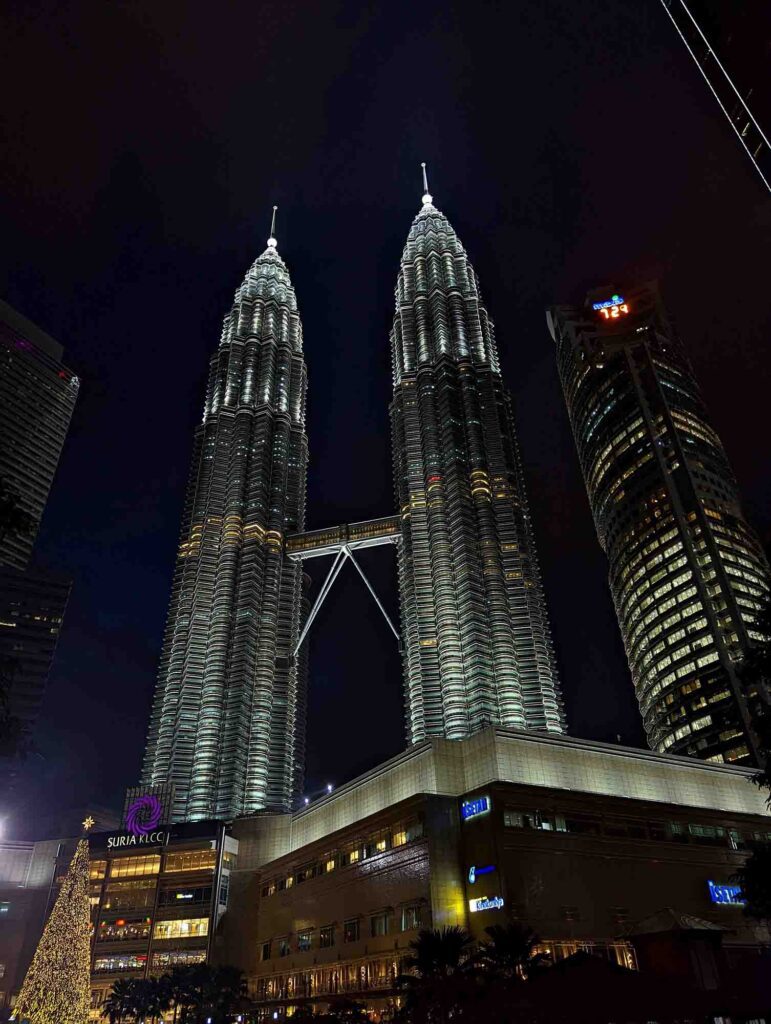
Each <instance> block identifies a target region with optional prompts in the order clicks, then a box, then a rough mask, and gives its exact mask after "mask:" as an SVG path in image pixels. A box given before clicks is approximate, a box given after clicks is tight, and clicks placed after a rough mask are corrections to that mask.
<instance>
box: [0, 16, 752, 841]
mask: <svg viewBox="0 0 771 1024" xmlns="http://www.w3.org/2000/svg"><path fill="white" fill-rule="evenodd" d="M0 86H1V87H2V95H3V97H4V103H3V108H4V109H3V112H2V114H1V115H0V118H1V122H2V133H3V136H4V138H3V140H2V145H1V147H0V152H2V156H0V175H1V181H2V198H1V199H0V237H2V240H3V244H2V246H0V294H2V296H3V297H4V298H6V299H7V301H9V302H10V303H11V304H12V305H14V306H16V307H17V308H18V309H19V310H20V311H21V312H23V313H24V314H26V315H27V316H28V317H30V318H31V319H33V320H34V321H36V322H37V323H38V324H39V325H40V326H41V327H42V328H44V329H45V330H47V331H49V332H50V333H51V334H53V335H54V336H55V337H57V338H58V339H59V340H60V341H61V342H62V343H63V344H64V345H65V348H66V352H67V362H68V364H69V365H70V366H71V367H72V368H73V369H74V370H75V371H76V372H77V373H79V374H80V376H81V378H82V388H81V397H80V400H79V405H78V408H77V410H76V414H75V419H74V422H73V427H72V431H71V434H70V437H69V440H68V442H67V445H66V448H65V452H64V455H63V458H62V462H61V465H60V469H59V473H58V476H57V478H56V480H55V484H54V488H53V491H52V497H51V500H50V503H49V507H48V510H47V513H46V516H45V519H44V521H43V529H42V531H41V536H40V542H39V547H38V556H39V560H40V561H41V562H42V563H43V564H47V565H49V566H51V567H56V568H58V569H62V570H64V571H66V572H69V573H70V574H71V575H72V576H73V577H74V580H75V583H74V588H73V596H72V600H71V604H70V607H69V610H68V614H67V619H66V621H65V629H64V632H63V635H62V639H61V643H60V647H59V651H58V657H57V661H56V664H55V668H54V671H53V673H52V677H51V679H50V683H49V692H48V696H47V699H46V705H45V710H44V716H43V720H42V722H41V731H40V737H39V751H40V755H39V756H37V757H35V758H33V760H32V761H31V762H30V765H29V767H28V769H27V776H28V778H27V780H26V782H25V784H24V788H23V797H22V801H21V805H20V807H19V809H18V811H17V813H16V821H15V822H12V823H11V829H12V831H16V832H17V833H18V832H19V831H20V830H21V829H22V823H23V822H24V823H26V828H27V830H28V831H29V830H33V831H34V829H35V828H38V827H42V822H43V819H44V815H45V814H46V812H48V811H51V810H55V809H57V808H62V807H66V806H69V805H83V804H86V803H89V802H96V803H101V804H109V803H113V804H115V805H116V806H117V805H118V804H119V803H120V801H121V794H122V789H123V787H125V786H126V785H127V784H132V783H134V782H135V781H136V778H137V775H138V771H139V766H140V759H141V754H142V749H143V743H144V734H145V729H146V723H147V716H148V712H149V707H150V700H151V694H152V690H153V686H154V677H155V669H156V663H157V659H158V653H159V649H160V642H161V635H162V630H163V624H164V619H165V614H166V605H167V600H168V592H169V586H170V580H171V572H172V566H173V560H174V552H175V548H176V544H177V540H178V530H179V519H180V513H181V506H182V500H183V493H184V487H185V483H186V477H187V470H188V462H189V457H190V451H191V442H192V429H193V425H194V423H195V422H196V420H197V418H198V417H199V415H200V412H201V409H202V400H203V387H204V380H205V373H206V369H207V361H208V357H209V354H210V353H211V351H212V349H213V348H214V346H215V345H216V343H217V340H218V337H219V330H220V324H221V319H222V316H223V315H224V314H225V312H226V311H227V309H228V307H229V304H230V302H231V300H232V294H233V291H234V289H235V288H236V286H237V285H238V284H239V282H240V280H241V279H242V277H243V275H244V273H245V271H246V269H247V267H248V265H249V264H250V262H251V261H252V260H253V259H254V258H255V256H256V255H257V254H258V253H259V252H261V251H262V249H263V248H264V244H265V238H266V236H267V227H268V224H269V213H270V206H271V205H272V204H273V203H274V202H275V203H278V204H279V207H280V209H279V227H278V237H279V249H280V252H281V254H282V255H283V257H284V258H285V260H286V261H287V263H288V265H289V268H290V271H291V274H292V278H293V281H294V284H295V287H296V289H297V294H298V299H299V303H300V309H301V314H302V318H303V322H304V328H305V339H306V358H307V361H308V368H309V377H310V390H309V422H308V434H309V437H310V451H311V463H310V475H309V497H308V524H309V526H313V527H315V526H323V525H326V524H330V523H335V522H339V521H345V520H351V519H361V518H367V517H370V516H376V515H383V514H389V513H390V512H391V511H392V508H393V497H392V479H391V461H390V441H389V427H388V402H389V397H390V386H391V378H390V357H389V349H388V330H389V326H390V321H391V317H392V313H393V288H394V284H395V280H396V273H397V269H398V260H399V256H400V253H401V249H402V246H403V244H404V240H405V237H406V234H407V231H408V229H409V225H410V221H411V219H412V217H413V216H414V215H415V213H416V212H417V210H418V208H419V205H420V194H421V191H422V189H421V187H420V179H419V162H420V161H421V160H423V159H425V160H427V161H428V162H429V170H430V176H431V188H432V192H433V194H434V196H435V201H436V204H437V205H438V206H439V207H440V208H441V209H442V210H443V211H444V212H445V213H447V215H448V216H449V218H450V220H451V221H452V223H453V225H454V226H455V228H456V229H457V231H458V233H459V235H460V237H461V239H462V240H463V242H464V244H465V245H466V248H467V249H468V251H469V254H470V256H471V259H472V261H473V262H474V264H475V267H476V269H477V271H478V273H479V274H480V277H481V281H482V288H483V293H484V296H485V300H486V302H487V305H488V308H489V309H490V311H491V314H492V316H493V317H494V319H495V321H496V325H497V335H498V340H499V346H500V350H501V358H502V363H503V368H504V376H505V379H506V381H507V383H508V385H509V386H510V388H511V390H512V392H513V394H514V399H515V407H516V414H517V421H518V426H519V435H520V440H521V444H522V449H523V455H524V462H525V466H526V470H527V475H528V484H529V490H530V500H531V506H532V512H533V517H534V520H535V525H536V533H537V538H538V543H539V551H540V557H541V562H542V567H543V571H544V578H545V584H546V590H547V598H548V602H549V608H550V614H551V617H552V622H553V628H554V636H555V641H556V645H557V649H558V656H559V661H560V667H561V672H562V678H563V682H564V691H565V698H566V703H567V710H568V716H569V723H570V731H571V732H572V733H573V734H574V735H581V736H589V737H595V738H599V739H612V738H614V737H615V735H616V734H617V733H620V734H621V735H622V737H623V739H624V740H625V741H627V742H632V743H641V742H642V736H641V730H640V725H639V719H638V716H637V712H636V707H635V702H634V698H633V694H632V688H631V682H630V679H629V674H628V670H627V668H626V662H625V659H624V656H623V650H622V647H621V643H620V639H619V635H618V629H617V625H616V621H615V616H614V613H613V608H612V604H611V601H610V597H609V595H608V592H607V586H606V577H605V574H606V566H605V560H604V556H603V555H602V552H601V551H600V549H599V546H598V544H597V541H596V537H595V534H594V530H593V526H592V523H591V518H590V514H589V509H588V504H587V501H586V497H585V492H584V488H583V483H582V480H581V477H580V473H579V469H578V465H577V460H576V456H575V452H574V448H573V443H572V437H571V434H570V430H569V425H568V422H567V417H566V413H565V410H564V404H563V400H562V396H561V392H560V390H559V383H558V380H557V375H556V369H555V365H554V355H553V351H552V345H551V341H550V338H549V336H548V333H547V331H546V327H545V320H544V307H545V306H547V305H548V304H550V303H551V302H555V301H571V300H580V299H581V298H582V294H583V291H584V290H585V289H586V288H588V287H590V286H593V285H596V284H602V283H605V282H611V281H614V282H618V283H619V284H623V282H624V281H625V280H627V279H629V278H630V277H634V276H636V275H651V274H655V275H657V276H659V277H660V279H661V281H662V284H663V288H664V292H665V296H666V298H667V300H668V302H669V305H670V308H671V309H672V311H673V312H674V314H675V315H676V317H677V319H678V322H679V325H680V329H681V333H682V334H683V336H684V337H685V339H686V342H687V344H688V347H689V350H690V353H691V356H692V358H693V362H694V365H695V369H696V373H697V375H698V377H699V380H700V381H701V383H702V385H703V388H704V391H705V394H706V398H707V402H708V404H709V406H710V409H711V412H712V416H713V419H714V421H715V424H716V426H717V429H718V431H719V433H720V434H721V435H722V437H723V439H724V441H725V444H726V447H727V449H728V452H729V456H730V458H731V460H732V462H733V465H734V468H735V470H736V473H737V476H738V478H739V483H740V487H741V490H742V493H743V496H744V499H745V506H746V510H747V513H748V515H749V517H750V519H751V521H752V522H753V523H754V524H755V526H756V528H758V530H759V531H760V533H761V535H762V536H763V538H764V540H766V541H767V540H768V538H769V532H770V531H771V512H770V511H769V508H770V507H771V501H770V500H769V499H771V493H770V492H771V485H770V480H771V477H770V476H769V474H768V472H767V469H768V464H767V438H768V412H767V409H768V395H769V359H768V355H767V345H768V341H769V338H771V298H770V297H769V283H768V280H769V279H768V268H769V265H771V260H770V259H769V240H770V237H771V202H770V201H769V197H768V196H767V195H766V194H765V193H764V192H763V190H762V187H761V184H760V182H759V180H758V179H756V178H755V177H753V172H752V170H751V167H750V165H749V162H748V161H747V160H746V157H744V155H743V153H742V151H741V150H740V147H739V145H738V143H737V142H736V140H735V139H734V138H733V136H732V135H731V133H730V131H729V128H728V126H727V124H726V123H725V122H724V121H723V120H722V115H720V113H719V111H718V110H717V108H716V106H715V105H714V101H712V98H711V97H710V95H709V93H708V91H707V88H706V86H705V84H704V82H703V81H702V80H701V79H700V77H699V76H698V73H697V71H696V69H695V68H694V66H693V65H692V63H690V58H688V56H687V54H686V53H685V51H684V49H683V48H682V44H681V43H680V41H679V40H678V39H677V37H676V36H675V35H674V32H673V30H672V28H671V25H670V23H669V21H668V19H667V18H666V16H665V14H664V12H663V10H662V8H661V6H660V4H659V3H658V2H657V0H648V2H647V3H642V2H641V0H616V2H613V3H611V2H608V0H581V2H576V0H540V2H538V3H532V2H527V3H526V2H523V0H509V2H507V3H492V2H484V0H482V2H480V0H477V2H475V3H469V2H457V0H450V2H443V3H437V2H436V0H422V2H421V3H420V4H406V3H403V2H402V0H391V2H388V3H381V4H377V5H367V4H363V3H361V2H359V3H356V2H350V0H335V2H331V0H323V2H315V3H314V2H305V3H299V4H298V3H296V2H292V0H280V2H276V0H263V2H262V3H246V2H233V0H224V2H223V0H220V3H218V4H216V5H212V4H208V3H207V4H204V3H188V4H181V3H177V2H166V3H163V4H157V3H149V2H146V0H143V2H126V0H123V2H120V0H118V2H113V3H109V4H106V3H101V4H100V3H85V2H71V3H66V2H65V3H61V2H56V3H53V2H52V0H43V2H35V0H32V2H30V0H25V2H16V3H11V4H10V5H9V14H8V15H7V17H6V21H5V26H4V28H3V30H2V32H1V33H0ZM365 562H366V565H367V566H368V567H371V569H372V574H373V577H374V578H375V580H376V581H377V585H378V588H379V589H380V590H381V592H382V593H384V595H385V597H386V599H387V602H388V604H389V607H390V608H392V609H393V610H394V613H395V609H396V594H395V578H394V576H395V573H394V564H393V553H392V552H391V551H390V550H387V549H378V550H376V551H373V552H369V553H368V557H367V558H366V559H365ZM312 565H313V570H314V578H315V579H318V576H319V575H320V570H321V568H322V563H315V564H313V563H312ZM310 703H311V709H310V715H309V720H310V734H309V765H308V768H309V788H312V786H314V785H315V786H319V785H321V784H323V783H324V782H326V781H327V780H329V781H335V782H339V781H341V780H342V779H344V778H346V777H350V776H351V775H353V774H355V773H356V772H358V771H360V770H362V769H364V768H367V767H369V766H371V765H372V764H374V763H376V762H377V761H379V760H381V759H383V758H385V757H387V756H390V755H392V754H394V753H396V752H397V751H398V750H399V749H400V748H401V747H402V745H403V734H402V710H401V671H400V665H399V661H398V657H397V652H396V647H395V644H394V642H393V637H392V636H391V634H390V632H389V631H388V629H387V627H386V625H385V623H384V622H383V621H382V620H381V619H380V618H379V613H378V612H377V610H376V609H375V607H374V605H373V604H372V603H371V601H370V598H369V597H368V595H367V594H366V593H365V592H364V591H363V590H362V587H361V585H360V583H359V582H358V581H357V579H356V577H355V575H354V574H353V571H352V570H351V569H350V568H349V569H347V570H346V573H345V574H344V576H343V577H342V578H341V581H340V583H339V584H338V588H337V592H336V593H335V594H334V600H331V601H330V602H329V603H328V605H327V606H326V609H325V610H324V611H323V612H322V614H321V615H320V617H319V620H317V624H316V625H315V626H314V629H313V633H312V641H311V697H310Z"/></svg>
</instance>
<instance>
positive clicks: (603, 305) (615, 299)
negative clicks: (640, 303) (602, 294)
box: [592, 295, 624, 309]
mask: <svg viewBox="0 0 771 1024" xmlns="http://www.w3.org/2000/svg"><path fill="white" fill-rule="evenodd" d="M623 301H624V296H623V295H612V296H611V297H610V298H609V299H605V301H604V302H593V303H592V309H608V308H609V307H610V306H620V305H621V304H622V303H623Z"/></svg>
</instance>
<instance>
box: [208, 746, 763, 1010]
mask: <svg viewBox="0 0 771 1024" xmlns="http://www.w3.org/2000/svg"><path fill="white" fill-rule="evenodd" d="M750 777H751V773H750V772H749V771H748V770H746V769H742V768H734V767H728V766H725V765H716V764H709V763H705V762H701V761H696V760H693V759H686V758H682V757H674V756H668V755H663V754H654V753H650V752H647V751H642V750H635V749H630V748H626V747H620V746H614V745H609V744H601V743H594V742H587V741H583V740H577V739H572V738H568V737H564V736H557V737H547V736H539V735H536V734H533V733H523V732H515V731H512V730H506V729H501V728H490V729H488V730H486V731H484V732H482V733H479V734H477V735H476V736H474V737H472V738H471V739H468V740H464V741H450V740H443V739H432V740H429V741H426V742H424V743H421V744H418V745H416V746H414V747H412V748H411V749H409V750H408V751H406V752H405V753H403V754H401V755H399V756H398V757H395V758H393V759H392V760H391V761H388V762H386V763H385V764H383V765H381V766H380V767H378V768H377V769H375V770H374V771H372V772H370V773H368V774H367V775H364V776H362V777H361V778H358V779H356V780H354V781H353V782H350V783H348V784H347V785H345V786H343V787H341V788H340V789H338V790H337V791H335V792H333V793H331V794H329V795H328V796H326V797H324V798H323V799H320V800H318V801H316V802H314V803H312V804H311V805H310V806H308V807H307V808H305V809H303V810H301V811H299V812H296V813H295V814H292V815H270V814H265V815H260V816H255V817H251V818H243V819H239V820H237V821H235V822H234V823H233V836H234V838H236V839H237V840H238V844H239V846H238V849H239V857H238V863H237V865H236V866H235V868H234V870H233V871H232V873H231V886H230V903H229V909H228V912H227V914H226V915H225V917H224V918H223V921H222V926H221V928H220V930H219V933H218V935H217V938H216V940H215V947H214V950H213V954H214V956H215V957H217V958H218V959H220V960H221V961H222V962H227V963H233V964H237V965H238V966H239V967H242V968H243V970H244V971H245V973H246V975H247V978H248V983H249V990H250V994H251V995H252V997H253V998H254V1000H255V1002H256V1005H257V1008H258V1015H259V1016H260V1017H262V1018H265V1019H276V1018H277V1017H278V1018H281V1017H283V1016H290V1015H291V1014H292V1013H293V1012H294V1011H295V1008H296V1007H298V1006H300V1005H304V1004H305V1005H307V1004H310V1005H312V1006H314V1007H315V1008H317V1009H318V1008H322V1007H324V1006H327V1005H329V1003H330V1002H334V1000H335V999H336V998H340V997H345V998H350V999H355V1000H357V1001H361V1002H362V1003H363V1004H365V1005H366V1006H367V1008H368V1009H369V1010H370V1011H372V1012H373V1013H374V1014H375V1015H378V1014H380V1013H382V1012H383V1011H388V1010H390V1009H391V1008H392V1007H393V1005H394V1003H395V999H396V993H395V990H394V980H395V978H396V976H397V975H398V974H399V973H400V969H401V968H400V965H401V962H402V960H403V959H404V957H405V956H406V955H407V954H408V951H409V950H408V947H409V944H410V942H411V941H412V940H414V939H415V937H416V935H417V932H418V930H419V929H420V928H426V927H428V928H440V927H442V926H444V925H456V924H457V925H462V926H464V927H467V928H468V929H469V930H470V932H471V934H472V935H473V936H474V937H475V938H477V939H481V938H484V937H485V935H484V930H485V928H487V927H489V926H490V925H492V924H496V923H503V922H506V921H509V920H515V921H520V922H522V923H523V924H527V925H528V926H530V927H532V928H533V929H535V931H536V932H537V933H538V934H539V936H540V937H541V942H542V947H543V949H544V950H545V951H546V952H548V953H550V954H551V956H552V957H553V958H555V959H561V958H564V957H566V956H568V955H570V954H571V953H573V952H575V951H577V950H579V949H583V950H587V951H590V952H593V953H595V954H599V955H600V956H602V957H607V958H609V959H610V960H611V961H613V962H616V963H618V964H621V965H623V966H627V967H632V968H638V969H643V970H654V971H655V972H656V973H658V974H662V973H664V974H667V973H670V974H673V975H675V976H676V977H677V978H678V979H679V981H680V982H682V983H683V984H685V985H692V986H694V987H696V988H701V989H706V990H710V989H718V988H720V987H721V986H726V985H729V984H735V983H738V980H739V979H740V978H741V979H743V981H742V983H743V984H744V985H745V988H746V986H747V985H751V984H753V983H754V982H752V981H751V980H750V981H748V980H747V979H753V978H755V977H756V976H757V974H758V973H759V972H761V969H764V970H765V971H766V972H767V973H771V962H770V961H768V960H767V959H766V957H767V946H768V941H769V934H768V931H767V930H766V929H765V927H761V926H759V925H758V924H757V923H755V922H753V921H752V920H751V919H750V918H748V917H746V916H745V915H744V913H743V907H742V904H741V902H740V897H739V896H738V893H737V891H736V888H735V886H734V885H733V884H732V879H733V875H734V873H735V872H736V870H737V868H738V867H739V865H740V864H741V863H742V862H743V859H744V856H745V851H746V850H747V846H748V843H750V842H752V841H770V840H771V818H769V815H768V813H767V810H766V807H765V803H764V799H763V794H762V792H761V791H759V790H758V789H757V788H756V787H754V786H753V785H752V784H751V782H750ZM764 947H765V950H764Z"/></svg>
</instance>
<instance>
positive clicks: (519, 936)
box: [475, 922, 551, 982]
mask: <svg viewBox="0 0 771 1024" xmlns="http://www.w3.org/2000/svg"><path fill="white" fill-rule="evenodd" d="M485 934H486V935H487V936H488V938H489V940H490V941H489V942H484V943H482V945H481V947H480V949H479V952H478V953H477V955H476V957H475V961H476V963H477V964H479V966H480V967H481V968H482V969H483V970H485V971H487V972H489V973H490V974H491V975H493V976H494V977H495V978H497V979H498V980H500V981H504V982H518V981H527V980H528V978H530V977H532V976H533V974H535V973H536V972H537V971H538V970H539V969H543V968H544V967H545V966H547V965H548V964H549V963H550V962H551V961H550V960H549V957H548V956H546V955H545V954H544V953H535V952H534V950H535V947H536V946H537V945H538V943H539V942H540V939H539V938H538V936H537V935H536V934H535V932H534V931H533V929H532V928H528V927H527V926H526V925H521V924H516V923H514V922H511V923H509V924H494V925H491V926H490V927H489V928H485Z"/></svg>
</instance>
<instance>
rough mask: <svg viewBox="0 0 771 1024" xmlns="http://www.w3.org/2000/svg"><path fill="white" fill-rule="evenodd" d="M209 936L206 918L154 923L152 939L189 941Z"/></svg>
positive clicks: (207, 919)
mask: <svg viewBox="0 0 771 1024" xmlns="http://www.w3.org/2000/svg"><path fill="white" fill-rule="evenodd" d="M208 934H209V918H208V917H189V918H184V919H182V920H179V921H156V922H155V931H154V932H153V938H155V939H190V938H193V937H195V936H199V935H208Z"/></svg>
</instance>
